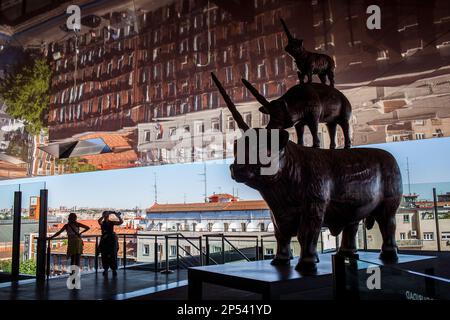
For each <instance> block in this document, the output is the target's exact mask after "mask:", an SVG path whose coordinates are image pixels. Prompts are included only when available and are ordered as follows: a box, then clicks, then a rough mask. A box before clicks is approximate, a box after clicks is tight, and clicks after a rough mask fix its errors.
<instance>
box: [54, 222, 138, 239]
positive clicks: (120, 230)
mask: <svg viewBox="0 0 450 320" xmlns="http://www.w3.org/2000/svg"><path fill="white" fill-rule="evenodd" d="M78 222H79V223H82V224H84V225H87V226H88V227H89V228H90V229H89V230H88V231H87V232H85V233H83V237H84V236H97V235H101V233H102V232H101V228H100V225H99V224H98V221H97V220H78ZM63 226H64V223H57V224H53V225H49V226H48V232H56V231H58V230H59V229H61V228H62V227H63ZM114 231H115V232H116V233H117V234H137V230H135V229H129V228H124V227H121V226H115V227H114ZM62 237H63V236H62Z"/></svg>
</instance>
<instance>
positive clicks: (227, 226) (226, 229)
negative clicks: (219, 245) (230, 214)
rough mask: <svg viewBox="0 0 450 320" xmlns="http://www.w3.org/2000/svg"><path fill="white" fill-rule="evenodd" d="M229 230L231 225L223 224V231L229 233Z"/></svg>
mask: <svg viewBox="0 0 450 320" xmlns="http://www.w3.org/2000/svg"><path fill="white" fill-rule="evenodd" d="M229 228H230V225H229V224H228V223H226V222H225V223H224V224H223V231H224V232H228V229H229Z"/></svg>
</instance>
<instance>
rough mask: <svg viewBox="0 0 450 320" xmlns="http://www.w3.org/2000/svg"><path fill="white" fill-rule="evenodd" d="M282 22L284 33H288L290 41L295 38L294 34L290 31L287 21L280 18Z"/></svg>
mask: <svg viewBox="0 0 450 320" xmlns="http://www.w3.org/2000/svg"><path fill="white" fill-rule="evenodd" d="M280 21H281V24H282V25H283V29H284V33H286V36H287V38H288V41H291V40H294V37H293V36H292V34H291V32H290V31H289V29H288V27H287V25H286V22H284V20H283V19H282V18H280Z"/></svg>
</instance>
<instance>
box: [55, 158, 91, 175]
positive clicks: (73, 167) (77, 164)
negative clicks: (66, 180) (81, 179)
mask: <svg viewBox="0 0 450 320" xmlns="http://www.w3.org/2000/svg"><path fill="white" fill-rule="evenodd" d="M58 164H61V165H63V166H64V167H65V168H66V169H67V170H68V171H69V172H71V173H81V172H91V171H97V167H96V166H94V165H92V164H90V163H87V162H86V160H84V159H81V158H79V157H74V158H68V159H60V160H59V163H58Z"/></svg>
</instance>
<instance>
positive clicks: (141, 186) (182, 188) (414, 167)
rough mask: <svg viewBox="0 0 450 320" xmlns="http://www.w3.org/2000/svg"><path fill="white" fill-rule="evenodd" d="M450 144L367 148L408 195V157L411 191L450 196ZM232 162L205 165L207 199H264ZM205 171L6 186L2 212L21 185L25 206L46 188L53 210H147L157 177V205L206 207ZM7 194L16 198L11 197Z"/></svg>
mask: <svg viewBox="0 0 450 320" xmlns="http://www.w3.org/2000/svg"><path fill="white" fill-rule="evenodd" d="M449 143H450V138H439V139H427V140H416V141H408V142H396V143H385V144H380V145H371V146H367V147H378V148H381V149H385V150H387V151H389V152H391V153H392V154H393V155H394V157H395V158H396V159H397V162H398V164H399V166H400V169H401V172H402V177H403V184H404V186H405V187H404V193H408V188H407V182H408V181H407V172H406V158H408V159H409V169H410V178H411V184H412V189H411V191H412V192H417V191H415V189H416V190H422V188H420V187H419V186H417V185H418V184H427V183H431V184H438V183H440V184H442V183H448V186H449V187H448V189H447V188H446V185H444V186H443V187H442V186H441V187H440V188H441V189H443V190H440V189H439V187H437V191H438V192H448V191H450V172H448V170H445V169H446V168H447V166H448V160H446V159H448V157H449V156H450V149H448V148H446V146H448V144H449ZM424 155H425V156H424ZM426 155H428V157H427V156H426ZM230 161H231V159H226V160H218V161H209V162H206V171H207V179H208V180H207V195H210V194H213V193H214V192H215V193H220V192H223V193H233V190H234V193H235V194H236V193H238V195H239V197H240V198H241V199H244V200H251V199H261V196H260V195H259V193H258V192H257V191H255V190H253V189H251V188H249V187H247V186H245V185H244V184H240V183H236V182H235V181H233V180H232V179H231V176H230V172H229V168H228V166H229V163H230ZM203 167H204V164H203V163H201V162H197V163H188V164H173V165H162V166H153V167H140V168H132V169H121V170H107V171H97V172H89V173H78V174H68V175H61V176H49V177H36V178H24V179H16V180H7V181H1V182H0V201H1V203H2V205H0V209H2V208H6V207H10V206H8V205H6V206H5V205H4V204H5V203H11V204H12V191H14V190H18V187H17V184H21V185H22V186H21V190H22V191H23V199H24V200H23V201H27V200H26V199H28V198H29V196H31V195H38V193H39V189H40V188H41V187H43V186H44V183H45V185H46V187H47V188H48V189H49V207H50V208H59V207H60V206H64V207H68V208H72V207H74V206H76V207H90V208H107V207H110V208H121V209H124V208H128V209H131V208H135V207H139V208H148V207H150V206H151V205H152V204H153V203H154V194H155V193H154V177H155V173H156V178H157V189H158V203H182V202H202V201H203V199H204V183H203V181H202V180H203V177H202V173H203ZM425 190H426V189H425ZM431 192H432V190H431V187H430V190H429V191H428V194H426V193H423V192H422V191H421V193H422V194H420V197H421V198H427V199H430V195H431ZM8 194H11V196H10V197H9V198H8ZM23 204H26V202H24V203H23ZM24 207H28V205H26V206H24Z"/></svg>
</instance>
